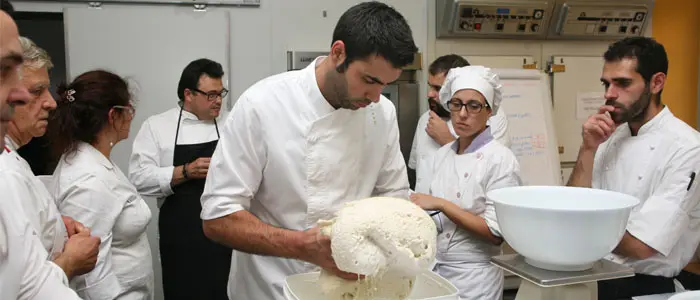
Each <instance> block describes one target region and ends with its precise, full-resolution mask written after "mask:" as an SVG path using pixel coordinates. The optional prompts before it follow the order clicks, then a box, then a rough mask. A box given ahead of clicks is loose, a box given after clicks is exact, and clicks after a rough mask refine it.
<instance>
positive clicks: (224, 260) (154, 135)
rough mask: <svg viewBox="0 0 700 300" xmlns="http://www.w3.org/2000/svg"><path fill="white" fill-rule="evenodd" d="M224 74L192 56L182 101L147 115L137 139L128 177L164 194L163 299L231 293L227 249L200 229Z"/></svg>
mask: <svg viewBox="0 0 700 300" xmlns="http://www.w3.org/2000/svg"><path fill="white" fill-rule="evenodd" d="M223 75H224V73H223V68H222V67H221V65H220V64H219V63H217V62H214V61H211V60H209V59H198V60H195V61H193V62H191V63H190V64H189V65H188V66H187V67H185V69H184V70H183V72H182V76H181V78H180V82H179V85H178V97H179V98H180V105H179V107H177V108H173V109H171V110H169V111H167V112H164V113H162V114H159V115H156V116H152V117H150V118H149V119H148V120H146V121H145V122H144V124H143V127H142V128H141V130H140V131H139V134H138V135H137V137H136V138H135V140H134V151H133V154H132V158H131V162H130V168H129V169H130V176H129V177H130V180H131V181H132V182H133V183H134V185H136V186H137V187H138V188H139V192H141V193H142V194H144V195H149V196H156V197H158V198H159V202H161V201H162V204H161V203H159V204H160V205H161V206H160V214H159V221H158V231H159V246H160V262H161V267H162V274H163V292H164V295H165V299H166V300H174V299H175V300H177V299H188V300H189V299H207V300H209V299H212V300H228V296H227V284H228V275H229V269H230V265H231V249H230V248H228V247H226V246H223V245H219V244H217V243H215V242H213V241H211V240H210V239H208V238H207V237H206V236H204V232H203V230H202V220H201V219H200V212H201V210H202V207H201V204H200V197H201V195H202V191H203V190H204V182H205V178H206V176H207V171H208V169H209V159H210V158H211V156H212V154H213V153H214V150H215V149H216V145H217V143H218V139H219V128H218V125H217V122H216V118H217V117H218V116H219V112H220V109H221V105H222V102H223V98H224V97H226V95H227V93H228V91H227V90H226V89H225V88H223V84H222V80H221V78H222V77H223ZM173 134H174V139H173V138H172V137H173ZM171 147H172V148H171ZM170 155H172V160H170ZM171 162H172V165H170V163H171ZM161 164H162V165H161ZM168 168H170V169H172V172H170V171H169V169H168ZM159 176H160V177H162V178H158V177H159ZM166 176H167V177H166ZM162 183H165V184H162ZM167 183H169V185H168V184H167ZM164 185H165V188H163V186H164ZM163 200H164V201H163Z"/></svg>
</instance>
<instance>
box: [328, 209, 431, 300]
mask: <svg viewBox="0 0 700 300" xmlns="http://www.w3.org/2000/svg"><path fill="white" fill-rule="evenodd" d="M319 226H320V227H321V232H322V233H323V234H327V235H329V236H330V238H331V250H332V256H333V259H334V260H335V263H336V265H337V266H338V268H339V269H340V270H343V271H345V272H350V273H356V274H363V275H367V278H366V279H365V280H358V281H352V280H344V279H341V278H338V277H335V276H333V275H331V274H329V273H327V272H324V271H322V272H321V277H320V278H319V283H320V284H321V288H322V289H323V291H324V294H326V295H327V296H328V297H329V298H330V299H371V298H370V297H372V298H374V297H376V298H382V299H405V298H406V297H408V294H409V293H410V291H411V288H412V287H413V283H414V281H415V278H416V275H418V273H420V272H422V271H424V270H428V269H429V268H430V267H431V266H432V263H433V262H434V260H435V252H436V239H437V230H436V228H435V223H434V222H433V220H432V219H431V218H430V216H428V214H427V213H426V212H425V211H424V210H422V209H421V208H420V207H418V206H417V205H415V204H413V203H412V202H410V201H408V200H404V199H396V198H387V197H375V198H368V199H363V200H358V201H353V202H349V203H347V204H346V205H345V206H344V207H343V208H342V209H341V210H340V211H338V212H337V213H336V218H335V219H333V220H331V221H319ZM348 296H352V297H353V298H344V297H348ZM380 296H381V297H380Z"/></svg>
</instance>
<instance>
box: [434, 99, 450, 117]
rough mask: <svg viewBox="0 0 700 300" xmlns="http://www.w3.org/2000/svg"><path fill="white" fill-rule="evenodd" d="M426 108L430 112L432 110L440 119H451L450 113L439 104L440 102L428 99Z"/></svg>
mask: <svg viewBox="0 0 700 300" xmlns="http://www.w3.org/2000/svg"><path fill="white" fill-rule="evenodd" d="M428 106H429V107H430V110H432V111H433V112H434V113H435V114H436V115H438V117H440V118H443V119H450V118H451V117H452V113H450V112H449V111H448V110H447V109H445V107H444V106H443V105H442V104H440V102H438V101H437V100H435V99H433V98H428Z"/></svg>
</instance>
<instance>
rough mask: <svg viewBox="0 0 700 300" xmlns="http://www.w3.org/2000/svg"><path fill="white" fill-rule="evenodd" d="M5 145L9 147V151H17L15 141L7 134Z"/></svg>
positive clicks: (17, 147)
mask: <svg viewBox="0 0 700 300" xmlns="http://www.w3.org/2000/svg"><path fill="white" fill-rule="evenodd" d="M5 147H7V148H8V149H10V151H17V149H19V146H18V145H17V143H15V141H13V140H12V138H10V136H9V135H5Z"/></svg>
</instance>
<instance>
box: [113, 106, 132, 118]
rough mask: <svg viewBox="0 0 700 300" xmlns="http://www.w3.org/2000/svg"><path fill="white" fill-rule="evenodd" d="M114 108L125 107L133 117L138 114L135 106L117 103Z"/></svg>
mask: <svg viewBox="0 0 700 300" xmlns="http://www.w3.org/2000/svg"><path fill="white" fill-rule="evenodd" d="M112 107H113V108H118V109H123V110H126V112H127V113H128V114H129V117H131V118H133V117H134V116H135V115H136V109H135V108H134V107H133V106H124V105H115V106H112Z"/></svg>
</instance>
